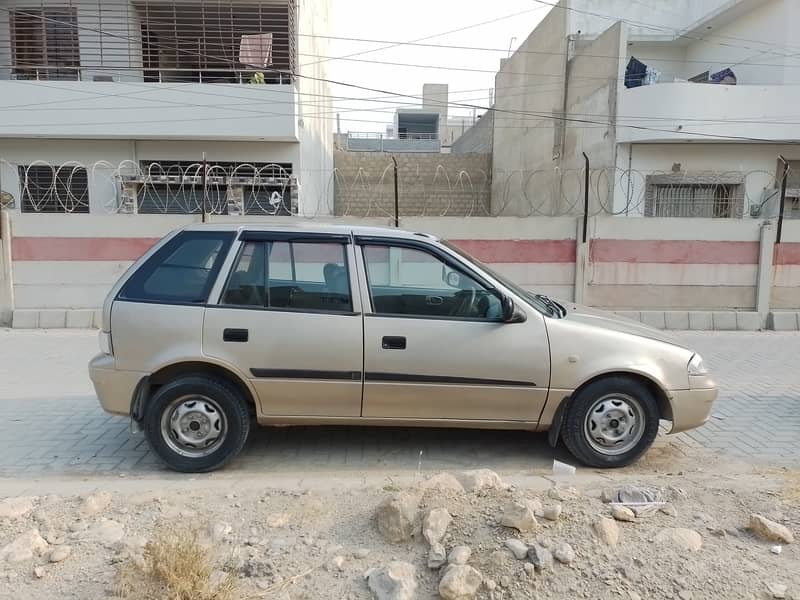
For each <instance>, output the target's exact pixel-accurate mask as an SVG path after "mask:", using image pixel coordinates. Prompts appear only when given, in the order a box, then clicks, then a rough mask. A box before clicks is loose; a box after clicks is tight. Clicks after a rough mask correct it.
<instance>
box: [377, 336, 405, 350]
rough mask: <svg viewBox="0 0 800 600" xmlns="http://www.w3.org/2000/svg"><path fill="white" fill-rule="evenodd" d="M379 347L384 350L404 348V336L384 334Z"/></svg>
mask: <svg viewBox="0 0 800 600" xmlns="http://www.w3.org/2000/svg"><path fill="white" fill-rule="evenodd" d="M381 348H383V349H384V350H405V349H406V338H405V337H402V336H396V335H386V336H384V337H383V340H382V341H381Z"/></svg>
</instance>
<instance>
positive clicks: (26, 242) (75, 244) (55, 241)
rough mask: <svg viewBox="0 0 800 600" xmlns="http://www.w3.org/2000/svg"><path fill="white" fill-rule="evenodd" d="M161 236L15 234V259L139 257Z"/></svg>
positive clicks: (126, 259) (12, 247)
mask: <svg viewBox="0 0 800 600" xmlns="http://www.w3.org/2000/svg"><path fill="white" fill-rule="evenodd" d="M158 240H159V238H62V237H46V238H44V237H15V238H14V239H13V240H11V255H12V258H13V260H19V261H26V260H27V261H31V260H64V261H67V260H123V261H128V260H136V259H137V258H139V257H140V256H141V255H142V254H144V253H145V252H147V251H148V250H149V249H150V247H151V246H152V245H153V244H155V243H156V242H157V241H158Z"/></svg>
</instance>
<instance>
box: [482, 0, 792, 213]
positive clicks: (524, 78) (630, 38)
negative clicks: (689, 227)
mask: <svg viewBox="0 0 800 600" xmlns="http://www.w3.org/2000/svg"><path fill="white" fill-rule="evenodd" d="M798 20H800V4H798V3H797V2H795V1H793V0H702V1H686V0H681V1H674V2H662V1H657V0H642V1H640V2H636V3H635V4H633V3H631V2H624V1H617V0H603V1H595V0H562V1H561V2H559V3H558V5H556V6H554V8H553V9H552V10H551V11H550V12H549V13H548V15H547V16H546V17H545V19H544V20H543V21H542V22H541V23H540V24H539V25H538V27H536V29H535V30H534V31H533V32H532V33H531V35H530V36H529V37H528V39H527V40H525V42H524V43H523V44H522V45H521V46H520V48H519V49H518V51H517V52H516V53H515V54H514V55H512V56H511V57H510V58H509V59H508V60H506V61H504V63H503V65H502V67H501V69H500V71H499V72H498V74H497V77H496V82H495V84H496V92H495V97H496V103H495V107H494V108H495V111H494V115H493V118H494V122H493V125H492V133H491V138H492V139H491V146H492V148H493V182H494V186H495V189H494V190H493V202H494V203H495V204H497V199H499V198H504V199H506V198H511V200H508V201H504V202H503V203H502V206H495V207H494V209H495V210H496V212H505V213H507V214H528V213H529V212H531V207H530V206H520V204H521V203H526V202H527V203H532V202H534V200H531V198H534V197H537V198H539V197H542V196H545V197H544V199H541V200H536V203H537V204H536V205H535V206H534V207H533V209H534V212H535V213H536V214H543V215H547V214H553V215H555V214H570V213H576V212H580V211H582V210H583V205H582V198H580V197H579V196H580V195H581V194H580V190H581V189H582V175H581V172H582V169H583V168H584V166H585V158H584V153H585V154H586V156H587V157H588V159H589V163H590V170H591V172H592V174H593V175H592V177H593V179H592V181H591V192H590V196H591V198H590V201H591V204H592V205H591V207H590V210H591V212H592V213H593V214H598V213H606V214H615V215H627V216H646V217H709V218H749V217H754V218H762V217H771V216H775V215H776V214H777V212H778V210H779V203H778V198H779V196H780V195H779V188H780V180H781V179H782V177H783V164H784V163H783V162H782V159H781V157H783V158H785V159H787V161H788V162H789V165H790V167H794V172H796V171H797V168H798V167H800V162H797V161H798V160H800V146H798V140H800V122H798V121H797V119H794V118H792V115H793V114H794V113H795V112H796V111H794V109H793V105H794V98H796V97H797V94H798V92H800V59H798V57H797V56H796V54H795V53H793V51H792V48H793V47H794V46H793V44H794V42H793V40H794V37H795V35H794V30H793V25H792V24H794V23H797V22H798ZM487 136H488V133H487V132H486V131H483V132H479V135H472V137H475V138H477V141H476V143H480V144H482V145H486V139H485V138H486V137H487ZM473 145H474V144H473ZM795 179H796V175H793V174H792V169H790V179H789V185H788V191H787V199H786V203H785V206H784V208H785V214H786V216H787V217H797V216H800V204H799V203H800V198H798V196H800V190H798V189H797V187H796V186H797V182H796V181H795ZM510 187H511V188H513V189H514V190H515V193H509V188H510ZM542 190H546V192H545V193H544V194H543V192H542ZM516 192H519V193H516Z"/></svg>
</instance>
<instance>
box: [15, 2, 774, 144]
mask: <svg viewBox="0 0 800 600" xmlns="http://www.w3.org/2000/svg"><path fill="white" fill-rule="evenodd" d="M536 1H537V2H541V0H536ZM544 4H547V3H544ZM551 6H552V5H551ZM6 10H9V9H7V8H6ZM42 18H43V20H47V21H55V22H57V23H62V24H66V25H69V26H73V27H77V28H79V29H83V28H85V27H82V26H78V25H76V24H73V23H67V22H63V21H58V20H55V19H50V18H48V17H42ZM88 29H89V30H90V31H95V32H96V33H101V34H103V35H112V37H121V38H123V39H131V40H133V38H132V36H121V35H118V34H107V33H106V32H104V31H102V30H99V31H98V30H95V29H93V28H88ZM167 48H168V47H167ZM172 49H174V50H176V51H181V49H179V48H172ZM189 54H190V55H193V56H206V57H209V58H213V59H214V60H222V61H223V62H224V61H225V60H227V59H220V57H214V56H212V55H205V54H202V53H194V52H191V51H189ZM275 71H276V72H278V73H283V74H285V75H287V76H291V77H297V78H301V79H308V80H312V81H319V82H325V83H329V84H333V85H339V86H343V87H348V88H352V89H360V90H365V91H370V92H375V93H380V94H384V95H391V96H394V97H398V98H400V97H402V98H413V99H415V100H424V98H423V97H421V96H417V95H413V94H402V93H395V92H391V91H386V90H382V89H378V88H372V87H368V86H363V85H358V84H354V83H349V82H342V81H336V80H332V79H327V78H323V77H314V76H311V75H306V74H301V73H296V72H292V71H289V70H282V69H276V70H275ZM448 105H449V106H460V107H463V108H470V109H475V110H481V111H487V110H493V111H494V112H495V113H496V114H511V115H515V116H523V117H527V116H532V117H537V118H539V119H551V120H554V121H564V122H567V123H581V124H590V125H601V126H608V123H607V122H603V121H595V120H591V119H581V118H575V117H569V116H566V115H556V114H547V113H537V112H533V111H515V110H509V109H499V108H496V107H494V108H493V107H486V106H482V105H476V104H468V103H461V102H448ZM281 116H286V115H281ZM609 118H611V117H609ZM615 118H617V119H618V118H619V116H615ZM635 118H636V119H637V120H641V119H642V118H641V117H635ZM170 121H174V120H172V119H171V120H170ZM704 121H705V120H704ZM153 122H156V121H153ZM92 124H95V125H97V124H100V123H88V124H86V125H92ZM110 124H114V123H110ZM60 125H63V123H62V124H60ZM34 126H39V125H38V124H35V125H34ZM42 126H44V125H42ZM617 126H618V127H624V128H631V129H636V130H646V131H655V132H661V133H669V134H674V133H675V132H674V131H673V130H670V129H659V128H654V127H648V126H644V125H631V124H628V125H625V124H619V122H617ZM682 134H683V135H692V136H697V137H710V138H715V139H732V140H741V141H753V142H761V143H775V140H770V139H764V138H755V137H748V136H734V135H722V134H719V135H718V134H706V133H702V132H693V131H684V132H682Z"/></svg>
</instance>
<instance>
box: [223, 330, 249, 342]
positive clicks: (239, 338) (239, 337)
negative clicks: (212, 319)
mask: <svg viewBox="0 0 800 600" xmlns="http://www.w3.org/2000/svg"><path fill="white" fill-rule="evenodd" d="M249 338H250V332H249V331H248V330H247V329H226V330H224V331H223V332H222V341H223V342H246V341H247V340H248V339H249Z"/></svg>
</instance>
